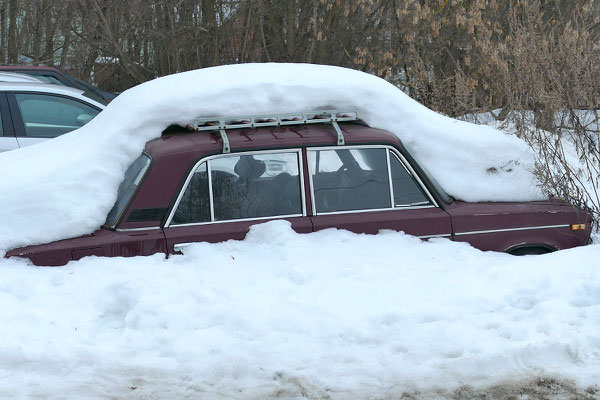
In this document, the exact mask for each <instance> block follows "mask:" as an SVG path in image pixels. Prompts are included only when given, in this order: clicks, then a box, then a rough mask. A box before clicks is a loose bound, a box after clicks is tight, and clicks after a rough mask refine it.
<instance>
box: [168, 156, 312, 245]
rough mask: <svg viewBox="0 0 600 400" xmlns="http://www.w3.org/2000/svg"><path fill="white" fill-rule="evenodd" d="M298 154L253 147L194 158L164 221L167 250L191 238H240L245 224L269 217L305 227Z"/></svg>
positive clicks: (246, 228) (307, 229) (245, 230)
mask: <svg viewBox="0 0 600 400" xmlns="http://www.w3.org/2000/svg"><path fill="white" fill-rule="evenodd" d="M301 154H302V152H301V150H299V149H292V150H273V151H258V152H244V153H234V154H222V155H218V156H213V157H207V158H206V159H203V160H201V161H199V162H198V163H197V164H196V165H195V166H194V168H193V169H192V172H191V173H190V174H189V176H188V177H187V179H186V181H185V183H184V185H183V187H182V189H181V191H180V193H179V195H178V198H177V200H176V201H175V204H174V206H173V208H172V210H171V212H170V214H169V216H168V218H167V221H166V223H165V228H164V232H165V237H166V239H167V248H168V252H169V253H173V252H176V251H177V250H178V248H180V247H181V246H183V245H185V244H187V243H191V242H201V241H207V242H220V241H225V240H229V239H237V240H241V239H244V238H245V236H246V234H247V233H248V231H249V229H250V226H252V225H255V224H258V223H263V222H266V221H269V220H273V219H285V220H287V221H289V222H290V223H291V227H292V229H294V230H295V231H297V232H300V233H308V232H311V231H312V224H311V221H310V219H309V218H308V217H307V216H306V207H305V201H304V177H303V167H302V157H301Z"/></svg>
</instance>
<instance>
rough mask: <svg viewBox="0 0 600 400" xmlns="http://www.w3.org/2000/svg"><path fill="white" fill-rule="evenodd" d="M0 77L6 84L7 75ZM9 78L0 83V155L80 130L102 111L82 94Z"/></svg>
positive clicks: (65, 88) (14, 75)
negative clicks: (9, 80) (9, 79)
mask: <svg viewBox="0 0 600 400" xmlns="http://www.w3.org/2000/svg"><path fill="white" fill-rule="evenodd" d="M3 74H4V76H5V79H4V80H6V79H7V78H8V73H3ZM11 75H12V77H11V79H12V81H11V82H6V81H2V79H0V111H1V114H0V116H1V120H2V123H1V124H0V152H2V151H7V150H14V149H18V148H19V147H24V146H28V145H32V144H35V143H39V142H42V141H45V140H48V139H51V138H54V137H57V136H59V135H62V134H64V133H67V132H70V131H72V130H75V129H77V128H80V127H81V126H83V125H85V124H86V123H88V122H89V121H90V120H91V119H92V118H94V117H95V116H96V115H98V113H100V111H102V110H103V109H104V108H105V106H104V105H103V104H102V103H100V102H98V101H95V100H93V99H91V98H89V97H87V96H85V95H84V94H83V93H84V92H83V91H82V90H79V89H74V88H71V87H67V86H59V85H53V84H47V83H40V82H35V81H31V82H29V81H28V80H31V79H37V78H34V77H30V76H20V75H19V74H11ZM17 80H18V81H17Z"/></svg>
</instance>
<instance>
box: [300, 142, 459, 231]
mask: <svg viewBox="0 0 600 400" xmlns="http://www.w3.org/2000/svg"><path fill="white" fill-rule="evenodd" d="M307 153H308V154H307V156H308V174H309V178H310V189H311V190H310V193H311V203H312V204H311V208H312V216H311V220H312V223H313V227H314V230H315V231H318V230H321V229H327V228H340V229H346V230H349V231H352V232H356V233H370V234H374V233H377V232H379V231H380V230H382V229H391V230H396V231H404V232H405V233H408V234H411V235H415V236H418V237H421V238H431V237H450V236H451V234H452V226H451V223H450V216H449V215H448V213H446V212H445V211H444V210H443V209H441V208H440V207H439V206H438V205H437V203H436V201H435V200H434V198H433V197H432V196H431V194H430V192H429V191H428V190H427V188H426V187H425V186H424V185H423V183H422V181H421V180H420V179H419V177H418V176H417V174H416V173H415V172H414V170H413V169H412V168H411V166H410V165H409V164H408V162H407V160H406V159H405V158H404V157H402V155H401V154H400V153H399V152H398V151H396V150H395V149H394V148H392V147H386V146H343V147H342V146H337V147H325V148H312V149H308V150H307Z"/></svg>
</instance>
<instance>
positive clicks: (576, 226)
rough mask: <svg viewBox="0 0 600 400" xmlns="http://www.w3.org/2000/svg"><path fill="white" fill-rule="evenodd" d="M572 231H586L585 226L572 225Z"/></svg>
mask: <svg viewBox="0 0 600 400" xmlns="http://www.w3.org/2000/svg"><path fill="white" fill-rule="evenodd" d="M571 230H572V231H584V230H585V224H571Z"/></svg>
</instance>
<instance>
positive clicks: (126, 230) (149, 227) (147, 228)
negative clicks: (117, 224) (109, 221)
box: [115, 226, 160, 232]
mask: <svg viewBox="0 0 600 400" xmlns="http://www.w3.org/2000/svg"><path fill="white" fill-rule="evenodd" d="M155 229H158V230H160V226H146V227H143V228H119V229H115V231H117V232H139V231H153V230H155Z"/></svg>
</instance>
